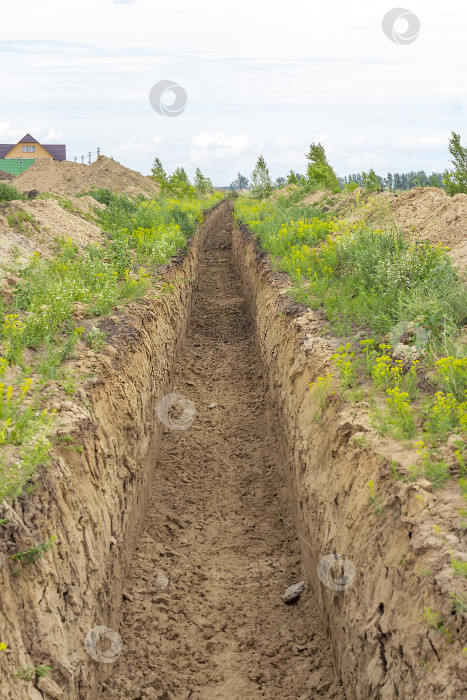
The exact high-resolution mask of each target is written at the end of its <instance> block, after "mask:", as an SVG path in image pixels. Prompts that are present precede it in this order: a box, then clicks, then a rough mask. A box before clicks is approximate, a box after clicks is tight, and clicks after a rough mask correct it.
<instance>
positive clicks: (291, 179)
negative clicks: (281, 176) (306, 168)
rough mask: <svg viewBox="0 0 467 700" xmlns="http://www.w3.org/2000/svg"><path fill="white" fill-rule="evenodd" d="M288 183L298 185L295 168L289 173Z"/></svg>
mask: <svg viewBox="0 0 467 700" xmlns="http://www.w3.org/2000/svg"><path fill="white" fill-rule="evenodd" d="M287 184H288V185H298V177H297V175H296V173H294V171H293V170H291V171H290V173H289V174H288V175H287Z"/></svg>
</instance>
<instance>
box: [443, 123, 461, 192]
mask: <svg viewBox="0 0 467 700" xmlns="http://www.w3.org/2000/svg"><path fill="white" fill-rule="evenodd" d="M449 153H450V154H451V156H452V160H451V163H452V165H453V166H454V170H446V171H445V173H444V175H443V186H444V188H445V190H446V192H447V193H448V194H449V195H451V196H452V195H454V194H458V193H459V192H464V193H467V148H464V147H463V146H461V135H460V134H456V133H455V132H454V131H453V132H452V133H451V139H450V141H449Z"/></svg>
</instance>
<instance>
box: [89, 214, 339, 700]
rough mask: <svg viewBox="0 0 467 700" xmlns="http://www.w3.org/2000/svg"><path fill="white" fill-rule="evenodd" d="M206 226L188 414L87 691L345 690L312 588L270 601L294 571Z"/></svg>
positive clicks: (172, 441) (186, 367)
mask: <svg viewBox="0 0 467 700" xmlns="http://www.w3.org/2000/svg"><path fill="white" fill-rule="evenodd" d="M217 223H218V226H216V229H215V230H214V231H213V232H212V233H211V235H210V237H209V240H208V241H207V243H206V244H205V247H204V250H203V251H202V254H201V260H200V269H199V278H198V279H199V281H198V283H197V284H198V289H197V293H196V295H195V299H194V308H193V314H192V319H191V324H190V326H189V330H188V333H187V339H186V345H185V349H184V352H183V353H182V356H181V358H180V360H179V362H178V368H177V371H176V379H175V387H174V392H177V393H181V394H183V395H184V396H186V397H187V398H188V399H189V400H190V401H193V403H194V405H195V408H196V415H195V418H194V421H193V423H192V424H191V425H190V427H188V428H187V429H186V430H169V429H166V430H165V432H164V435H163V438H162V444H161V451H160V457H159V461H158V463H157V465H155V475H154V485H153V490H152V494H151V500H150V505H149V508H148V513H147V517H146V521H145V525H144V528H143V533H142V535H141V537H140V538H139V541H138V545H137V547H136V549H135V551H134V553H133V557H132V563H131V566H130V571H129V575H128V580H127V582H126V591H125V592H124V598H125V601H124V605H123V621H122V624H121V627H120V629H119V633H120V634H121V636H122V639H123V645H124V647H123V652H122V654H121V656H120V658H119V660H118V661H117V662H115V664H114V665H113V667H112V670H111V674H110V675H109V677H108V679H107V681H106V682H105V683H104V684H103V685H102V688H101V691H100V694H99V697H102V698H104V699H108V700H110V698H112V699H116V698H119V699H120V698H123V697H126V698H134V699H135V700H136V698H177V699H178V698H192V699H195V698H196V699H205V698H229V699H230V700H232V699H235V698H242V699H243V698H275V699H278V698H280V699H281V700H285V699H287V698H290V699H291V698H303V699H304V698H315V697H326V698H344V697H345V696H344V693H343V690H342V688H341V686H340V684H339V683H338V682H337V681H336V679H335V675H334V671H333V662H332V657H331V654H330V649H329V643H328V640H327V638H326V635H325V633H324V632H323V630H322V628H321V623H320V619H319V613H318V606H317V603H316V600H315V598H314V596H313V593H312V591H311V589H310V588H309V587H307V589H306V590H305V592H304V593H303V594H302V596H301V597H300V599H299V601H298V602H297V603H295V604H292V605H285V604H284V603H283V602H282V600H281V595H282V593H283V592H284V590H285V589H286V588H287V587H288V586H290V585H291V584H294V583H297V582H298V581H301V580H303V579H305V578H306V576H305V574H304V571H303V569H302V566H301V563H300V553H299V546H298V541H297V536H296V533H295V531H294V529H293V527H292V523H293V517H292V513H291V510H290V507H289V506H288V487H287V483H286V482H287V480H286V476H285V470H284V465H283V462H282V460H281V457H280V452H281V451H280V445H279V443H278V438H277V434H276V433H277V431H275V430H274V426H273V425H272V424H271V415H270V413H269V411H268V406H267V405H266V403H265V396H264V387H263V382H262V370H261V366H260V364H259V360H258V355H257V347H256V340H255V334H254V327H253V323H252V318H251V316H250V313H249V310H248V306H247V301H246V299H245V298H244V297H243V296H242V293H241V289H240V282H239V279H238V277H237V275H236V272H235V269H234V266H233V261H232V251H231V232H232V224H231V218H230V217H229V215H228V212H227V211H225V216H223V217H222V218H220V220H219V219H218V220H217ZM213 403H215V404H216V406H215V407H213V408H209V406H210V405H212V404H213ZM167 579H168V581H169V583H168V585H167Z"/></svg>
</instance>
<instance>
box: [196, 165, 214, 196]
mask: <svg viewBox="0 0 467 700" xmlns="http://www.w3.org/2000/svg"><path fill="white" fill-rule="evenodd" d="M193 185H194V188H195V190H196V191H197V192H198V194H207V193H208V192H212V182H211V180H210V179H209V178H208V177H204V175H203V173H202V172H201V170H200V169H199V168H196V175H195V179H194V182H193Z"/></svg>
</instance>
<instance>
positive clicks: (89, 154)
mask: <svg viewBox="0 0 467 700" xmlns="http://www.w3.org/2000/svg"><path fill="white" fill-rule="evenodd" d="M91 155H92V154H91V151H89V153H88V156H89V161H88V163H89V165H91Z"/></svg>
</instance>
